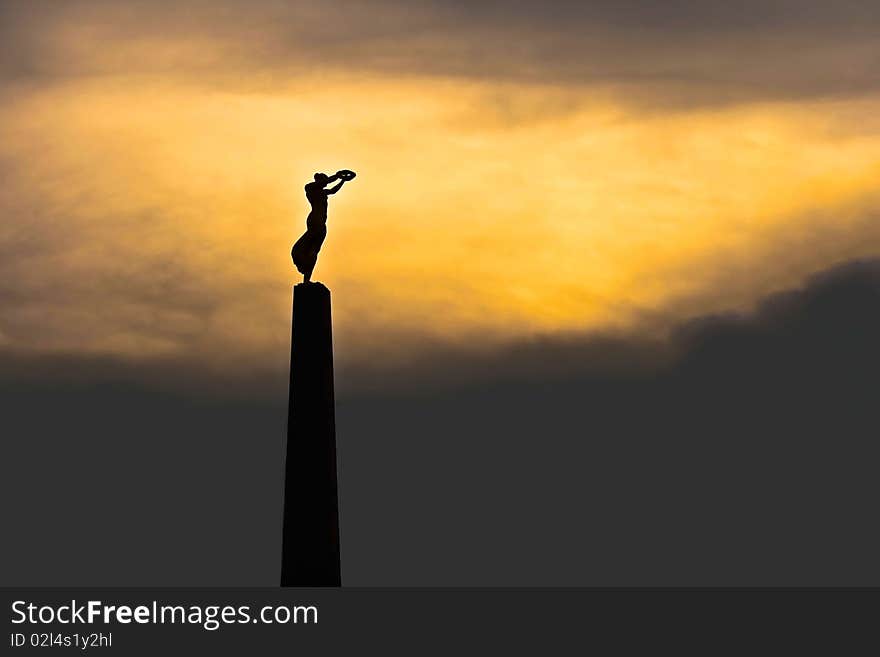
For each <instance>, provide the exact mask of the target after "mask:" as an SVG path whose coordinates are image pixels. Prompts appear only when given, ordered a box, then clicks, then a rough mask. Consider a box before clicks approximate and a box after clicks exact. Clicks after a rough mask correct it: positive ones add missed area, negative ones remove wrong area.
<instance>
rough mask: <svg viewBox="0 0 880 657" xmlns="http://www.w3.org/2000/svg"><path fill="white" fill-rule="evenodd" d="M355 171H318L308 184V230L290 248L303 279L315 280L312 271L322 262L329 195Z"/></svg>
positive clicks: (336, 190)
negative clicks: (319, 261)
mask: <svg viewBox="0 0 880 657" xmlns="http://www.w3.org/2000/svg"><path fill="white" fill-rule="evenodd" d="M354 176H355V173H354V171H349V170H348V169H342V170H340V171H337V172H336V173H335V174H333V175H332V176H328V175H327V174H326V173H316V174H315V180H314V182H310V183H308V184H306V188H305V189H306V198H307V199H308V201H309V204H310V205H311V206H312V211H311V212H309V216H308V217H307V218H306V232H305V233H303V236H302V237H300V238H299V239H298V240H297V241H296V244H294V245H293V248H292V249H291V250H290V257H291V258H293V264H294V265H296V268H297V269H298V270H299V273H300V274H302V275H303V281H304V282H306V283H309V282H311V279H312V270H314V268H315V263H316V262H317V261H318V251H320V250H321V245H322V244H323V243H324V238H325V237H327V197H328V196H329V195H330V194H335V193H336V192H338V191H339V189H340V188H341V187H342V185H343V184H344V183H345V182H347V181H349V180H351V179H352V178H354ZM335 180H338V181H339V183H338V184H337V185H334V186H333V187H330V188H329V189H326V187H327V185H329V184H330V183H332V182H333V181H335Z"/></svg>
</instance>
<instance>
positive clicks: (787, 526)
mask: <svg viewBox="0 0 880 657" xmlns="http://www.w3.org/2000/svg"><path fill="white" fill-rule="evenodd" d="M878 335H880V261H878V260H872V261H861V262H851V263H849V264H847V265H844V266H841V267H838V268H836V269H833V270H830V271H827V272H825V273H823V274H820V275H818V276H815V277H814V278H812V279H811V280H810V281H809V282H808V283H807V284H806V285H805V286H804V287H803V288H802V289H798V290H792V291H790V292H786V293H783V294H778V295H774V296H773V297H771V298H768V299H766V300H765V301H764V302H763V303H762V304H761V305H760V306H759V307H758V309H757V310H756V311H755V312H754V313H753V314H750V315H725V316H715V317H707V318H702V319H698V320H695V321H692V322H689V323H687V324H686V325H684V326H681V327H680V328H679V329H678V330H677V331H676V332H675V333H674V334H673V336H672V337H671V339H670V340H669V341H668V342H664V343H660V342H643V341H640V340H638V339H633V340H626V339H623V338H615V339H607V340H600V341H596V340H595V339H593V338H581V339H575V338H571V339H569V340H566V341H552V340H548V341H545V342H534V343H531V344H524V345H519V346H514V347H510V348H508V349H506V350H503V351H501V352H497V353H495V354H494V355H484V356H482V357H480V358H479V359H478V360H477V362H476V363H474V362H472V359H473V356H471V355H467V356H466V355H463V354H458V355H456V354H454V353H442V354H435V355H434V356H433V357H431V356H427V357H426V358H425V360H424V361H423V362H422V363H421V364H420V366H419V367H418V368H416V369H407V368H403V369H398V370H397V371H396V372H395V371H386V372H385V375H386V376H392V377H396V379H397V381H396V385H392V386H384V387H383V386H377V387H374V388H373V389H372V390H371V389H369V388H368V387H363V386H362V387H360V388H358V387H352V385H350V382H349V383H348V384H347V383H346V380H345V379H357V378H358V377H360V380H361V381H366V380H367V379H368V378H369V376H370V375H371V373H369V372H367V373H364V372H361V373H357V372H348V373H346V374H343V373H339V374H338V378H339V379H340V381H338V384H339V387H340V389H345V388H347V392H345V393H343V394H341V395H340V399H339V402H338V412H337V415H338V440H339V452H340V455H341V473H340V476H341V485H342V528H343V564H344V577H345V580H346V583H347V584H350V585H358V584H372V585H393V584H399V585H419V584H436V585H451V584H472V585H479V584H501V585H512V584H560V585H576V584H593V585H603V584H608V585H627V584H629V585H650V584H658V585H664V584H666V585H688V584H694V585H707V584H721V585H724V584H731V585H742V584H761V585H766V584H778V585H794V584H798V585H809V584H817V585H821V584H827V585H867V584H878V583H880V568H878V564H877V560H876V554H877V552H878V550H880V531H878V529H877V527H876V523H875V522H874V520H873V519H874V516H875V515H876V514H875V506H876V500H877V499H878V496H880V481H878V479H877V477H876V473H875V472H874V470H875V464H876V462H877V459H878V457H880V443H878V441H877V437H878V431H877V423H878V416H877V408H876V400H877V384H878V377H880V349H878V346H877V336H878ZM191 367H192V366H191V365H189V364H187V363H181V362H177V363H171V362H169V363H166V364H164V365H159V364H155V363H153V364H150V365H148V366H145V365H138V364H131V363H129V364H125V363H120V362H119V361H115V360H112V359H102V360H96V359H88V358H82V357H69V358H63V357H48V356H41V357H39V358H37V357H29V356H27V355H22V354H16V355H10V354H3V355H2V356H0V405H2V410H3V415H2V418H3V420H2V421H3V441H2V445H3V458H2V463H3V466H4V476H3V477H2V480H3V486H4V495H3V499H4V509H3V519H4V525H5V526H7V527H15V528H16V530H15V531H14V532H11V533H8V534H7V536H6V539H5V540H4V542H3V548H2V549H3V551H4V554H3V559H2V563H3V572H2V579H3V581H4V583H6V584H56V585H57V584H83V583H88V584H92V585H101V584H113V585H127V584H132V585H134V584H142V585H160V584H179V585H183V584H207V585H212V584H273V583H274V582H275V578H276V576H277V563H278V545H279V531H278V530H279V525H280V499H281V479H280V477H281V470H280V464H281V437H282V435H283V432H284V416H285V413H284V408H285V402H284V399H283V397H284V395H285V394H286V390H285V388H286V386H285V384H284V381H283V379H282V378H280V377H279V376H277V375H276V374H273V375H255V376H254V378H252V379H250V380H247V381H243V380H232V379H230V380H226V381H222V380H221V381H217V380H213V377H212V375H211V373H205V372H202V373H196V372H193V371H191ZM476 373H479V374H480V375H479V376H475V374H476ZM169 381H175V382H176V383H175V384H174V385H172V386H169V384H168V382H169ZM209 381H211V383H210V384H209V383H208V382H209ZM85 519H87V520H88V523H87V526H86V525H83V524H82V523H83V522H84V520H85ZM59 536H64V537H65V540H64V541H63V543H62V542H59V540H58V537H59Z"/></svg>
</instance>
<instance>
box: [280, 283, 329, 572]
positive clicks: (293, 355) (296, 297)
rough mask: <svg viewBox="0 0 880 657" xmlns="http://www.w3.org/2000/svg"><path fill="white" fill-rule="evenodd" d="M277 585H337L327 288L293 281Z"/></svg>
mask: <svg viewBox="0 0 880 657" xmlns="http://www.w3.org/2000/svg"><path fill="white" fill-rule="evenodd" d="M288 404H289V405H288V411H287V412H288V416H287V417H288V419H287V456H286V465H285V484H284V529H283V536H282V541H283V542H282V549H281V551H282V555H281V586H341V583H342V578H341V573H340V560H339V504H338V493H337V484H336V421H335V407H334V398H333V335H332V328H331V320H330V290H328V289H327V288H326V287H324V285H322V284H321V283H300V284H299V285H295V286H294V288H293V322H292V335H291V348H290V399H289V402H288Z"/></svg>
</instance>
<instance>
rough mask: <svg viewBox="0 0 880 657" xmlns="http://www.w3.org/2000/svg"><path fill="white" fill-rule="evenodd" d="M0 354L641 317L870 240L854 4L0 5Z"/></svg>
mask: <svg viewBox="0 0 880 657" xmlns="http://www.w3.org/2000/svg"><path fill="white" fill-rule="evenodd" d="M2 12H3V21H2V25H3V27H2V28H0V30H2V31H3V35H2V36H3V39H2V41H3V46H2V48H3V57H2V62H3V64H2V69H0V75H2V92H0V93H2V94H3V99H4V102H3V104H2V109H0V114H2V116H0V125H2V128H0V130H2V140H0V171H2V172H3V176H2V181H3V183H2V187H0V214H2V215H3V216H4V217H6V220H5V221H4V222H3V226H2V229H0V249H2V253H3V257H2V259H0V309H2V313H0V318H2V319H0V344H2V345H4V347H5V348H7V349H11V350H14V351H28V352H38V353H44V352H52V353H59V352H60V353H87V354H90V355H91V354H95V355H99V354H106V355H115V356H119V357H123V358H126V359H133V360H140V361H144V360H150V359H155V358H162V357H172V358H180V357H185V358H188V359H191V360H192V361H193V363H194V365H195V366H198V367H212V368H216V369H218V370H219V371H221V372H223V373H227V374H230V375H236V374H238V373H240V372H241V371H242V370H245V369H248V368H254V367H260V368H264V369H270V370H271V369H273V368H277V366H278V365H279V364H283V362H284V358H283V354H284V352H285V351H286V349H287V348H288V347H287V340H288V332H289V329H288V326H289V325H288V322H287V318H288V316H289V306H290V291H289V286H290V284H291V283H292V282H294V281H295V280H296V279H297V276H296V272H295V270H294V269H293V268H292V265H291V263H290V260H289V247H290V245H291V244H292V243H293V241H295V239H296V238H297V237H298V236H299V234H300V233H301V231H302V230H303V227H304V220H305V215H306V214H307V211H308V206H307V204H306V201H305V198H304V194H303V185H304V184H305V183H306V182H307V181H308V180H309V179H310V178H311V175H312V173H313V172H314V171H318V170H321V171H330V172H333V171H335V170H336V169H339V168H343V167H346V168H351V169H354V170H356V171H358V173H359V177H358V179H357V180H356V181H355V182H353V183H351V184H350V185H347V186H346V188H345V189H344V192H343V193H341V194H338V195H337V196H335V197H334V198H333V199H332V203H331V208H330V220H329V231H330V232H329V237H328V240H327V242H326V245H325V248H324V251H323V252H322V255H321V260H320V264H319V266H318V268H317V271H316V278H317V279H318V280H322V281H323V282H325V283H326V284H327V285H328V286H330V287H331V289H332V290H333V291H334V299H335V305H334V312H335V328H336V350H337V358H338V359H340V360H341V361H343V362H345V363H359V362H363V361H367V362H368V363H370V364H372V363H371V361H373V360H375V359H377V358H378V359H381V360H387V359H389V358H394V359H397V360H400V359H406V358H411V357H412V355H413V354H414V353H418V352H419V350H420V349H422V348H423V347H424V345H426V344H435V343H442V344H456V345H461V344H468V345H471V346H473V347H475V348H483V347H487V346H492V345H498V344H503V343H507V342H510V341H512V340H517V339H523V338H534V337H536V336H543V335H560V334H567V333H572V332H577V333H580V332H599V333H603V332H618V331H625V332H633V331H635V332H649V333H653V334H661V333H663V332H664V331H668V330H669V327H670V326H671V325H673V324H674V323H675V322H677V321H680V320H682V319H686V318H688V317H692V316H697V315H700V314H703V313H706V312H716V311H722V310H728V309H746V308H748V307H750V306H753V305H754V304H755V303H756V301H757V300H758V299H759V298H760V297H761V296H762V295H764V294H767V293H770V292H773V291H778V290H780V289H784V288H786V287H790V286H792V285H797V284H798V283H800V282H801V281H803V280H804V279H805V277H806V276H808V275H809V274H810V273H813V272H815V271H818V270H821V269H823V268H825V267H828V266H831V265H833V264H837V263H840V262H843V261H846V260H848V259H851V258H854V257H861V256H867V255H871V254H874V253H877V251H878V247H880V231H878V229H877V222H876V221H875V220H874V203H875V195H876V191H875V190H876V181H877V176H878V173H880V121H878V119H877V117H878V116H880V113H878V111H877V110H878V102H880V96H878V91H880V90H878V88H877V87H878V85H877V79H876V73H875V71H876V67H875V66H874V63H875V61H876V58H877V56H878V48H880V47H878V46H877V45H876V44H877V40H876V38H875V37H876V34H875V33H874V30H872V25H875V24H876V20H874V19H876V18H880V17H878V16H877V13H878V10H877V9H876V8H875V5H874V3H869V2H864V3H858V2H842V3H835V5H834V7H829V6H828V4H827V3H818V2H812V3H811V2H806V3H804V2H796V3H795V2H772V3H767V2H746V3H744V4H743V3H740V4H737V5H736V6H730V5H729V4H728V3H721V2H715V1H710V2H700V3H692V2H673V3H664V4H663V7H662V9H661V8H658V7H656V6H654V3H645V2H622V3H621V2H613V3H612V2H591V3H581V2H561V1H559V2H549V3H529V2H514V3H499V2H475V3H474V2H469V3H457V2H445V3H441V2H405V3H404V2H395V1H386V2H377V3H369V2H357V3H349V2H330V3H322V4H320V5H319V4H316V3H298V2H273V1H258V2H234V1H232V0H221V1H219V2H200V1H193V0H186V1H184V2H175V3H166V2H138V1H134V2H123V3H119V2H106V1H101V0H91V1H83V0H73V1H71V2H65V3H54V2H18V1H16V0H12V1H9V0H6V1H4V2H3V3H2Z"/></svg>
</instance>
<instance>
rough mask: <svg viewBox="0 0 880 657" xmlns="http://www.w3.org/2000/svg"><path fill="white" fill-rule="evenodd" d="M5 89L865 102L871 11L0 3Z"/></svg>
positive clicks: (839, 5) (741, 6)
mask: <svg viewBox="0 0 880 657" xmlns="http://www.w3.org/2000/svg"><path fill="white" fill-rule="evenodd" d="M4 6H5V8H4V9H3V11H4V16H3V18H4V21H3V22H2V23H3V24H4V25H5V27H4V28H3V33H2V36H4V37H5V38H4V39H2V40H0V43H4V44H5V45H4V46H3V47H4V51H3V57H2V61H4V62H6V63H5V65H4V70H5V74H6V76H7V77H8V78H10V79H13V80H18V81H19V82H21V81H27V80H31V81H33V80H44V79H52V78H56V77H62V78H64V77H71V76H73V77H80V76H89V75H109V76H123V77H132V76H137V75H142V76H152V77H155V76H157V75H159V76H165V77H168V78H184V79H186V80H188V81H189V83H201V84H207V85H213V86H221V87H225V88H230V87H236V88H239V89H248V88H250V89H259V90H262V91H266V90H271V89H273V88H277V87H278V86H283V85H284V84H285V81H286V80H288V79H289V78H290V77H291V76H297V75H302V74H307V73H308V72H309V71H348V72H350V73H360V74H364V73H372V74H381V75H392V76H401V75H402V76H413V75H415V76H438V77H449V76H451V77H453V78H463V79H480V80H505V79H506V80H513V81H531V82H542V83H550V84H557V85H564V86H575V87H583V86H586V87H598V88H606V89H609V90H610V91H612V92H613V93H614V94H615V95H616V97H618V98H619V99H621V100H623V101H625V102H631V103H632V102H635V103H638V104H643V105H646V106H654V107H658V108H660V107H669V108H676V107H679V108H680V107H692V106H694V105H717V104H727V103H739V102H748V101H754V100H768V99H777V100H781V99H797V98H814V97H829V96H837V97H839V96H851V95H861V94H871V93H875V92H876V91H877V89H878V87H877V76H876V75H875V73H874V71H875V68H876V67H875V66H874V62H875V61H876V59H877V56H878V46H877V44H878V43H880V41H878V39H877V30H876V28H875V27H874V26H876V25H878V24H880V15H878V13H880V12H878V9H877V7H876V3H873V2H868V1H861V2H860V1H850V2H836V3H827V2H820V1H819V0H810V1H807V2H805V1H794V0H781V1H776V2H759V1H758V0H748V1H747V2H744V3H737V4H736V5H731V4H729V3H724V2H721V1H720V0H711V1H708V2H697V1H684V0H682V1H678V2H664V3H654V2H645V1H638V2H636V1H629V2H606V1H604V0H602V1H596V0H594V1H591V2H570V1H568V0H557V1H554V2H541V3H538V2H498V1H483V2H467V3H465V2H453V3H449V2H436V1H425V2H406V3H403V2H398V1H383V2H369V3H364V2H351V1H349V0H336V1H335V2H332V3H323V4H321V5H316V4H315V3H310V2H309V3H307V2H296V3H280V2H274V1H269V0H264V1H262V2H236V1H233V0H223V1H219V2H203V1H201V0H188V1H187V2H176V3H164V2H158V3H157V2H150V3H146V2H126V3H124V4H120V3H112V2H106V1H105V0H92V1H83V0H80V1H76V2H69V3H64V4H63V5H62V4H60V3H53V4H49V3H46V4H40V3H32V2H28V3H24V2H15V1H13V2H8V3H4Z"/></svg>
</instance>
